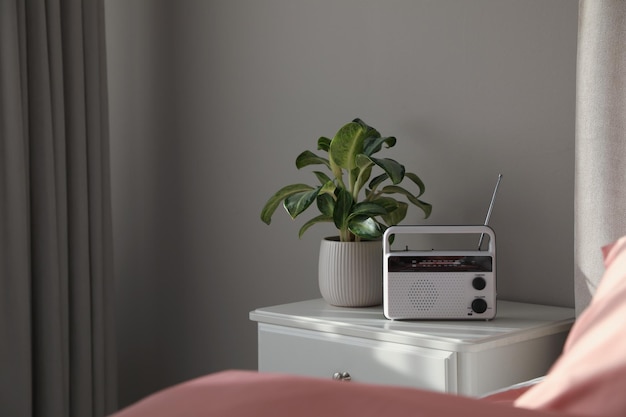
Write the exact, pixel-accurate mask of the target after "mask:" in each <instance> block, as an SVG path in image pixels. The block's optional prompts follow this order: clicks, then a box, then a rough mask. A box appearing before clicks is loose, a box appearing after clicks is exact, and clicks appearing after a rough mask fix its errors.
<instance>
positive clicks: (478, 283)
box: [472, 277, 487, 291]
mask: <svg viewBox="0 0 626 417" xmlns="http://www.w3.org/2000/svg"><path fill="white" fill-rule="evenodd" d="M486 286H487V281H485V278H483V277H476V278H474V280H473V281H472V287H474V289H476V290H478V291H480V290H484V289H485V287H486Z"/></svg>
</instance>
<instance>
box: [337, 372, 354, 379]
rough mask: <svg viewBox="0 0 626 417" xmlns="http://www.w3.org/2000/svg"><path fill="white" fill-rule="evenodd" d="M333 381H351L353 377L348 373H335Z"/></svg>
mask: <svg viewBox="0 0 626 417" xmlns="http://www.w3.org/2000/svg"><path fill="white" fill-rule="evenodd" d="M333 379H334V380H336V381H350V380H351V379H352V377H351V376H350V374H349V373H347V372H335V373H334V374H333Z"/></svg>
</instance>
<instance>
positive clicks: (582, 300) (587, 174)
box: [575, 0, 626, 313]
mask: <svg viewBox="0 0 626 417" xmlns="http://www.w3.org/2000/svg"><path fill="white" fill-rule="evenodd" d="M578 33H579V35H578V68H577V92H576V179H575V181H576V182H575V184H576V186H575V190H576V197H575V204H576V205H575V222H576V225H575V236H576V238H575V240H576V245H575V259H576V276H575V295H576V309H577V312H578V313H580V312H581V311H582V310H583V309H584V308H585V307H586V306H587V304H588V303H589V300H590V297H591V295H593V293H594V291H595V288H596V287H597V284H598V281H599V280H600V278H601V276H602V273H603V272H604V266H603V262H602V254H601V252H600V247H601V246H603V245H606V244H608V243H610V242H612V241H613V240H615V239H617V238H618V237H620V236H622V235H625V234H626V1H624V0H581V1H580V9H579V30H578Z"/></svg>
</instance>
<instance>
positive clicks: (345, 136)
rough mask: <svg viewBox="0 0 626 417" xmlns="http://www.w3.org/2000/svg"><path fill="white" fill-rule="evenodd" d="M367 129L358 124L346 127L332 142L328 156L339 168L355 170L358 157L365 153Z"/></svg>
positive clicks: (352, 123) (350, 124)
mask: <svg viewBox="0 0 626 417" xmlns="http://www.w3.org/2000/svg"><path fill="white" fill-rule="evenodd" d="M364 139H365V129H364V128H363V127H362V126H361V125H360V124H358V123H354V122H351V123H348V124H346V125H344V126H343V127H342V128H341V129H339V131H338V132H337V134H336V135H335V137H334V138H333V140H332V141H331V142H330V149H329V150H328V154H329V157H330V159H331V160H332V161H333V162H334V163H335V164H337V165H338V166H339V167H341V168H344V169H347V170H348V171H351V170H353V169H354V168H355V167H356V156H357V155H358V154H360V153H362V152H363V140H364Z"/></svg>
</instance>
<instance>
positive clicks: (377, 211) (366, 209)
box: [350, 202, 387, 217]
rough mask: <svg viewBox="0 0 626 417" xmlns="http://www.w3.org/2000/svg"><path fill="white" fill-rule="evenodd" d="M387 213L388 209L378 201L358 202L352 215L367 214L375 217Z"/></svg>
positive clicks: (353, 208)
mask: <svg viewBox="0 0 626 417" xmlns="http://www.w3.org/2000/svg"><path fill="white" fill-rule="evenodd" d="M384 214H387V209H386V208H385V207H384V206H382V205H380V204H377V203H372V202H364V203H356V204H355V205H354V206H353V207H352V213H351V214H350V216H358V215H367V216H368V217H374V216H379V215H384Z"/></svg>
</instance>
